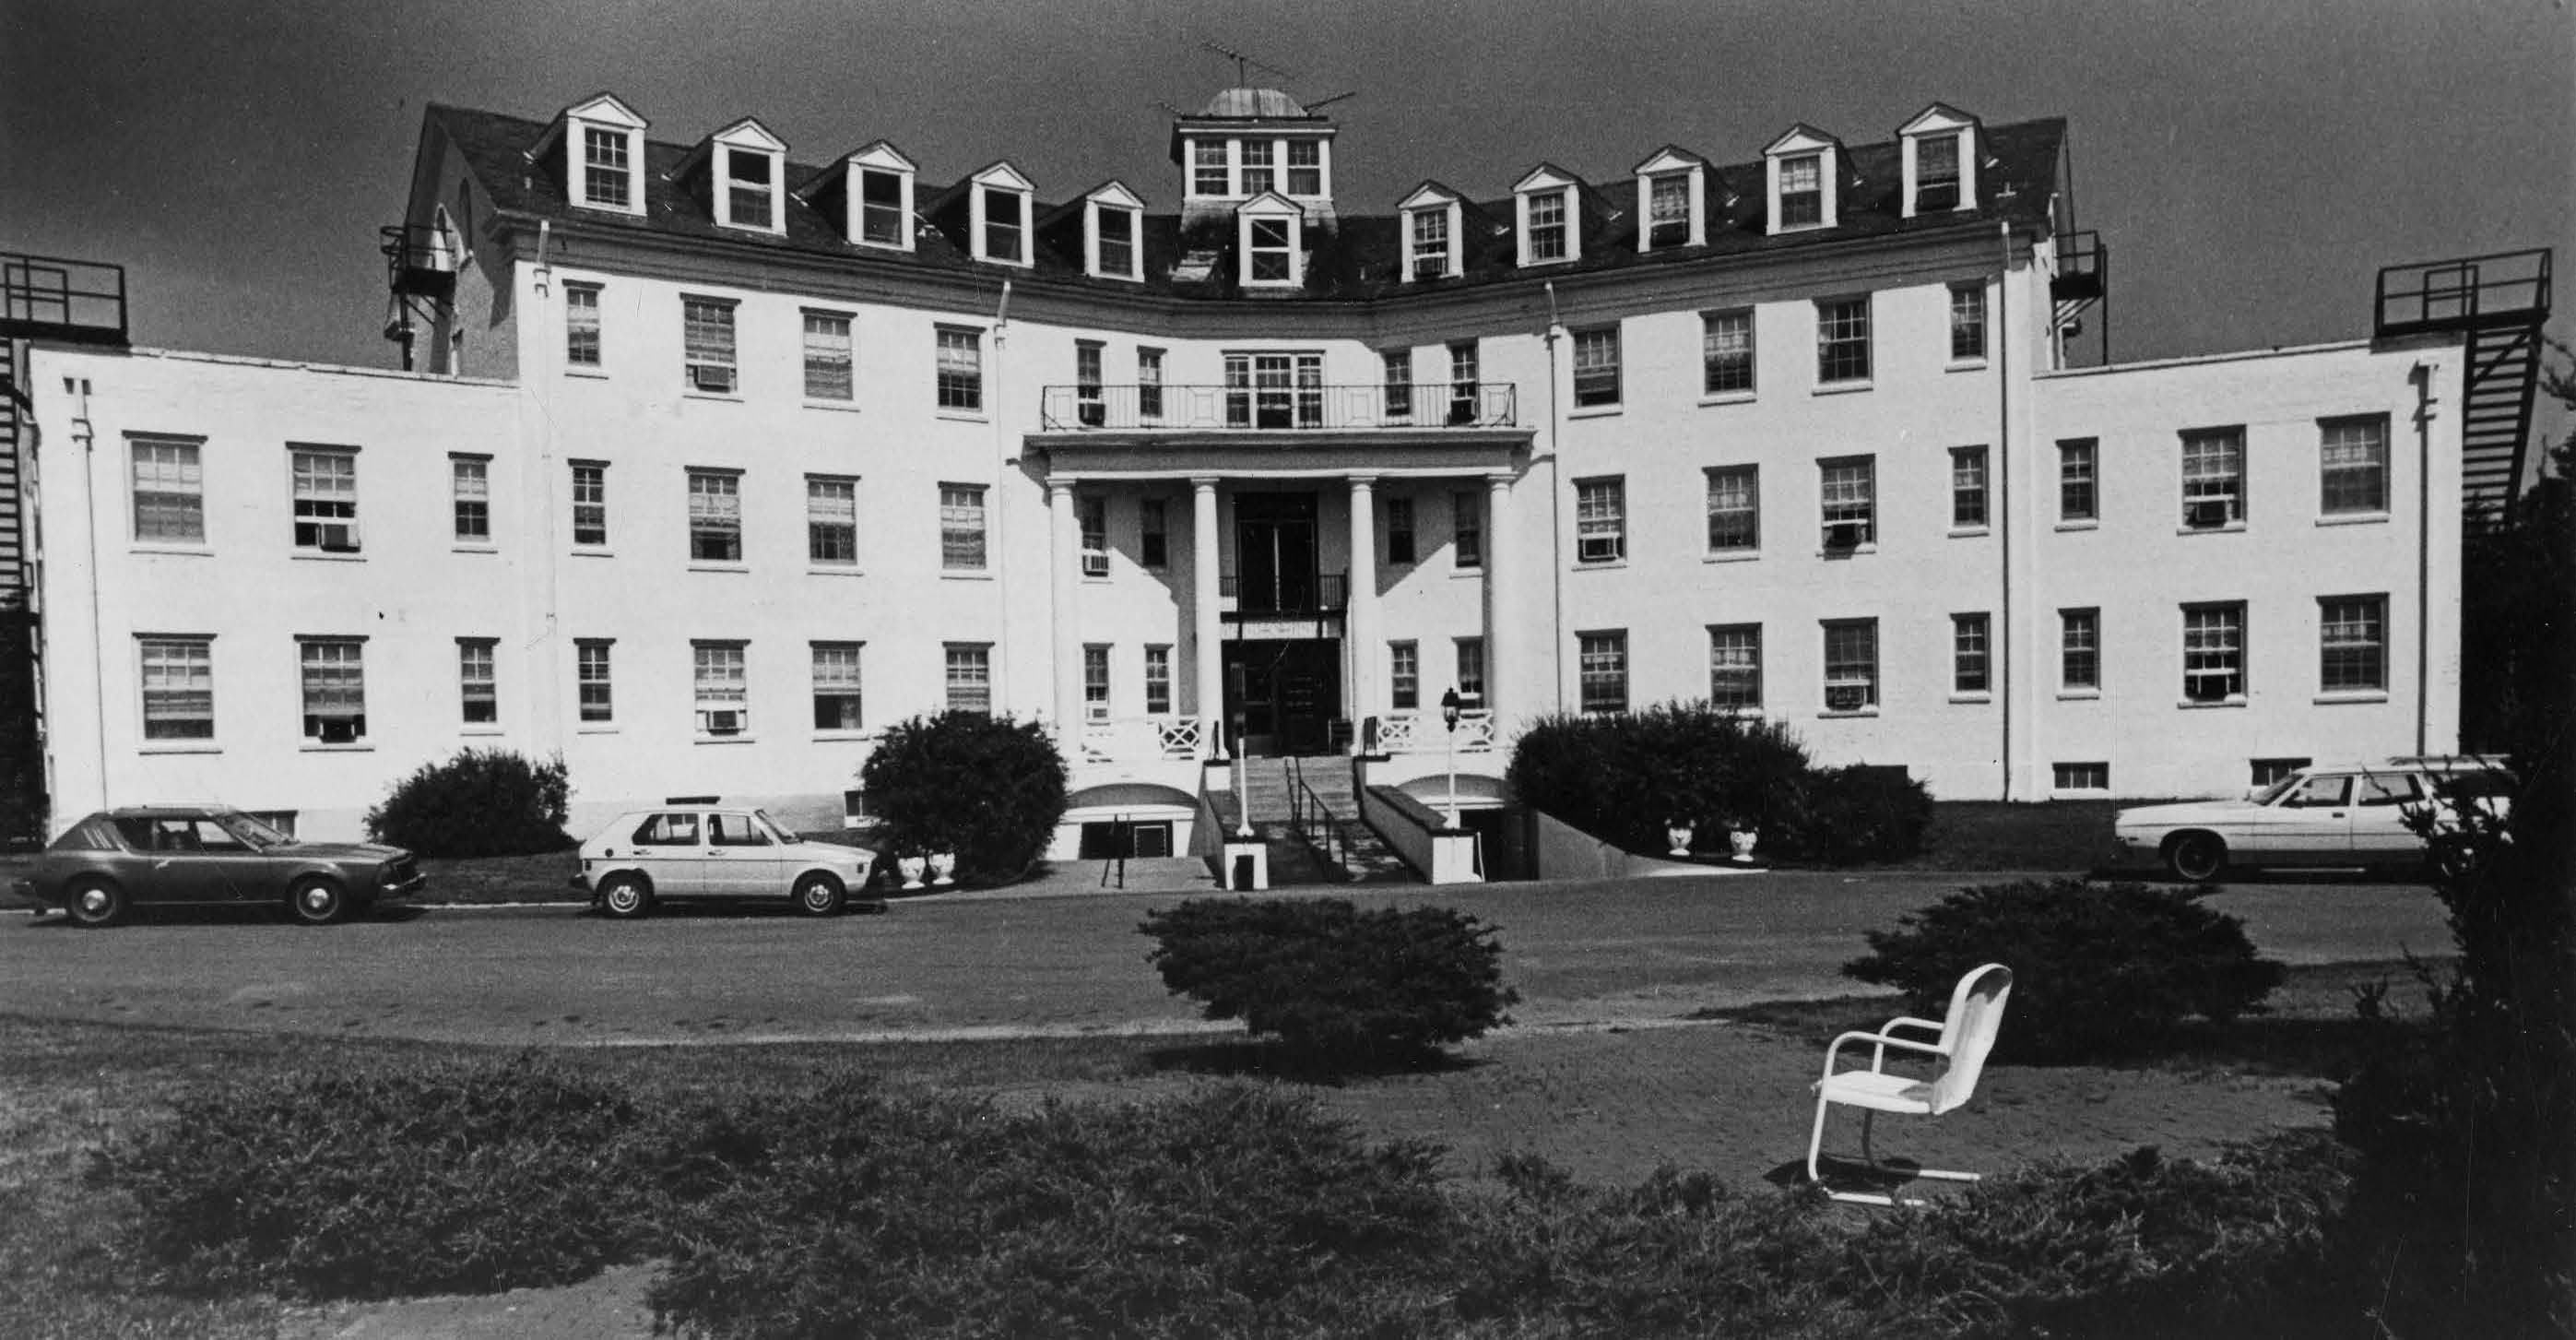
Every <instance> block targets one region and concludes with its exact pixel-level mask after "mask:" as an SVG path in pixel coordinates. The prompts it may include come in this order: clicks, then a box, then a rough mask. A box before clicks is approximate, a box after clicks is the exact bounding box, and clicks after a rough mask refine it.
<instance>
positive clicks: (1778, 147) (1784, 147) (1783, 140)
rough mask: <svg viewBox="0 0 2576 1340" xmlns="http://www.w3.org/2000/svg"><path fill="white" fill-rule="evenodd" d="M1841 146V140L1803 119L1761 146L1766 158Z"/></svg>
mask: <svg viewBox="0 0 2576 1340" xmlns="http://www.w3.org/2000/svg"><path fill="white" fill-rule="evenodd" d="M1841 147H1843V142H1842V141H1841V140H1838V139H1835V138H1834V137H1833V136H1831V135H1828V134H1826V133H1825V132H1823V131H1821V130H1818V129H1816V128H1815V127H1814V126H1811V125H1808V124H1807V123H1806V122H1804V121H1800V122H1798V123H1797V124H1795V125H1793V126H1791V127H1789V128H1788V129H1787V130H1785V131H1783V132H1781V134H1780V138H1778V139H1776V140H1773V141H1771V142H1770V143H1769V144H1766V145H1764V146H1762V156H1763V157H1765V158H1768V157H1770V156H1772V155H1774V154H1802V153H1811V152H1813V151H1815V150H1818V149H1839V148H1841Z"/></svg>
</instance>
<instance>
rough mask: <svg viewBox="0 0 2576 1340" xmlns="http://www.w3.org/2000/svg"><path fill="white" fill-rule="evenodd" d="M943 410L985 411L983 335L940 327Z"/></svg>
mask: <svg viewBox="0 0 2576 1340" xmlns="http://www.w3.org/2000/svg"><path fill="white" fill-rule="evenodd" d="M939 407H940V408H941V409H969V410H980V409H982V408H984V335H983V332H981V331H975V330H964V329H960V328H958V327H955V326H941V327H940V328H939Z"/></svg>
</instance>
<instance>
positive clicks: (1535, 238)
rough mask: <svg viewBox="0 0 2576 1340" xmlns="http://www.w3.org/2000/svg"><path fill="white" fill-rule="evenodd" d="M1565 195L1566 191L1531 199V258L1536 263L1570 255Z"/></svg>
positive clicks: (1550, 192) (1560, 258) (1553, 192)
mask: <svg viewBox="0 0 2576 1340" xmlns="http://www.w3.org/2000/svg"><path fill="white" fill-rule="evenodd" d="M1565 196H1566V193H1565V192H1563V191H1548V192H1546V193H1544V194H1539V195H1533V196H1531V197H1530V198H1529V258H1530V261H1531V263H1533V264H1535V263H1537V262H1540V261H1561V260H1564V259H1565V258H1566V257H1567V256H1568V255H1570V254H1571V253H1570V252H1569V251H1568V249H1567V246H1566V235H1565Z"/></svg>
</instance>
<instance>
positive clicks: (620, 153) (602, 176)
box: [581, 126, 631, 209]
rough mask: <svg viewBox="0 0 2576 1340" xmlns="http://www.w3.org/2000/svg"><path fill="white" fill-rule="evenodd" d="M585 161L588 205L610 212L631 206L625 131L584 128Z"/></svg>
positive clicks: (583, 147) (584, 183) (583, 192)
mask: <svg viewBox="0 0 2576 1340" xmlns="http://www.w3.org/2000/svg"><path fill="white" fill-rule="evenodd" d="M581 162H582V168H583V171H582V194H583V197H584V202H585V203H587V204H593V205H601V206H605V207H607V208H609V209H625V208H628V207H629V201H630V199H631V196H630V194H629V191H628V183H627V173H628V171H629V168H628V166H627V158H626V132H625V131H622V130H603V129H601V128H599V127H597V126H584V127H582V131H581Z"/></svg>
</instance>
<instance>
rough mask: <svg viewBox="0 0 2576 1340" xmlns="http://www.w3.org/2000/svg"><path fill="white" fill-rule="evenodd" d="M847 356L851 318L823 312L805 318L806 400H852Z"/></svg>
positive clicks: (848, 353) (848, 354) (807, 314)
mask: <svg viewBox="0 0 2576 1340" xmlns="http://www.w3.org/2000/svg"><path fill="white" fill-rule="evenodd" d="M850 352H851V351H850V318H848V317H846V316H833V315H830V314H828V313H824V312H807V313H806V314H805V398H806V399H808V400H848V399H851V398H852V397H853V395H854V394H855V392H854V389H853V387H852V385H851V376H850V364H851V357H850Z"/></svg>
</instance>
